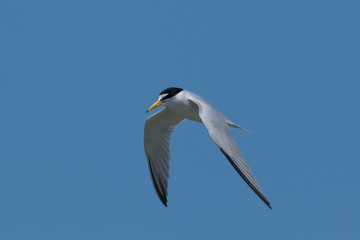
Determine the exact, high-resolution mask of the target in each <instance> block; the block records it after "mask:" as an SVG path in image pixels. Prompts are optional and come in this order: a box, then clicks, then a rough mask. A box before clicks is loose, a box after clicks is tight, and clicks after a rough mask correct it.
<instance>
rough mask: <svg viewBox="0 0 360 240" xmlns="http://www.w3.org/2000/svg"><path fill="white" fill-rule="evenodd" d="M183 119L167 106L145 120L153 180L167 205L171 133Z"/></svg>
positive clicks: (157, 191)
mask: <svg viewBox="0 0 360 240" xmlns="http://www.w3.org/2000/svg"><path fill="white" fill-rule="evenodd" d="M183 120H184V118H182V117H180V116H178V115H176V114H174V113H173V112H171V111H170V110H168V109H166V108H165V109H163V110H161V111H159V112H157V113H155V114H154V115H152V116H150V117H149V118H148V119H147V120H146V122H145V130H144V148H145V154H146V157H147V160H148V165H149V170H150V175H151V180H152V182H153V184H154V188H155V190H156V193H157V195H158V196H159V198H160V200H161V202H162V203H163V204H164V205H165V206H167V205H166V202H167V198H166V196H167V187H168V178H169V169H170V138H171V133H172V132H173V130H174V129H175V127H176V126H177V125H178V124H179V123H180V122H181V121H183Z"/></svg>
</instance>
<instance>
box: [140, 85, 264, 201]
mask: <svg viewBox="0 0 360 240" xmlns="http://www.w3.org/2000/svg"><path fill="white" fill-rule="evenodd" d="M161 105H164V106H165V108H164V109H162V110H160V111H159V112H157V113H155V114H154V115H152V116H150V117H149V118H148V119H147V120H146V122H145V129H144V148H145V154H146V157H147V161H148V165H149V170H150V175H151V180H152V183H153V185H154V188H155V191H156V193H157V195H158V197H159V198H160V200H161V202H162V203H163V204H164V205H165V206H167V194H168V192H167V188H168V179H169V169H170V138H171V134H172V132H173V130H174V129H175V127H176V126H177V125H178V124H179V123H181V122H182V121H183V120H185V119H189V120H192V121H195V122H200V123H203V124H204V125H205V127H206V129H207V130H208V132H209V135H210V137H211V139H212V140H213V141H214V143H215V144H216V146H217V147H218V148H219V149H220V151H221V152H222V153H223V154H224V155H225V157H226V158H227V160H229V162H230V163H231V165H232V166H233V167H234V168H235V170H236V171H237V172H238V173H239V175H240V176H241V177H242V179H243V180H244V181H245V182H246V183H247V184H248V185H249V187H250V188H251V189H252V190H253V191H254V192H255V193H256V195H257V196H258V197H259V198H260V199H261V200H262V201H263V202H264V203H265V204H266V205H267V206H268V207H269V208H271V206H270V203H269V201H268V200H267V199H266V197H265V195H264V193H263V192H262V191H261V189H260V186H259V184H258V183H257V182H256V180H255V177H254V175H253V174H252V173H251V171H250V168H249V166H248V164H247V162H246V161H245V159H244V157H243V156H242V154H241V152H240V150H239V148H238V147H237V145H236V143H235V141H234V139H233V138H232V136H231V134H230V131H229V126H230V127H235V128H238V129H241V130H245V131H247V130H246V129H244V128H241V127H239V126H237V125H236V124H234V123H232V122H231V121H230V120H229V119H228V118H226V117H225V116H224V115H223V114H222V113H221V112H219V111H218V110H217V109H216V108H215V107H213V106H212V105H211V104H210V103H209V102H208V101H206V100H205V99H204V98H202V97H200V96H198V95H196V94H194V93H192V92H189V91H187V90H184V89H181V88H176V87H170V88H167V89H165V90H164V91H162V92H161V93H160V94H159V98H158V100H157V101H156V102H155V103H154V104H153V105H152V106H151V107H150V108H149V109H148V110H147V111H146V112H149V111H151V110H153V109H154V108H156V107H158V106H161Z"/></svg>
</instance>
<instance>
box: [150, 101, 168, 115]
mask: <svg viewBox="0 0 360 240" xmlns="http://www.w3.org/2000/svg"><path fill="white" fill-rule="evenodd" d="M163 104H164V102H162V101H156V102H155V103H154V104H153V105H151V107H150V108H149V109H148V110H147V111H146V112H149V111H151V110H153V109H154V108H157V107H158V106H161V105H163Z"/></svg>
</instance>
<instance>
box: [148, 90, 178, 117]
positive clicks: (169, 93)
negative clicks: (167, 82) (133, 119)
mask: <svg viewBox="0 0 360 240" xmlns="http://www.w3.org/2000/svg"><path fill="white" fill-rule="evenodd" d="M181 91H183V89H182V88H177V87H171V88H167V89H165V90H164V91H162V92H161V93H159V98H158V100H157V101H156V102H155V103H154V104H153V105H151V107H150V108H149V109H148V110H147V111H146V112H149V111H151V110H153V109H154V108H157V107H158V106H161V105H164V104H165V105H166V102H168V101H171V100H172V99H173V97H174V96H176V95H177V94H178V93H179V92H181Z"/></svg>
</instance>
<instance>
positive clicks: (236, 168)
mask: <svg viewBox="0 0 360 240" xmlns="http://www.w3.org/2000/svg"><path fill="white" fill-rule="evenodd" d="M220 151H221V152H222V153H223V154H224V155H225V157H226V158H227V160H229V162H230V164H231V165H232V166H233V167H234V168H235V170H236V171H237V172H238V173H239V175H240V176H241V178H242V179H243V180H244V181H245V182H246V183H247V185H248V186H249V187H250V188H251V189H252V190H253V191H254V192H255V194H256V195H258V197H259V198H260V199H261V200H262V201H263V202H264V203H265V204H266V206H268V207H269V208H270V209H272V207H271V206H270V202H269V201H268V200H267V199H266V197H265V196H264V195H263V194H262V193H261V192H260V191H259V190H258V189H256V187H255V186H254V185H253V184H251V182H250V181H249V180H248V179H247V178H246V177H245V175H244V173H242V172H241V170H240V169H239V168H238V167H237V166H236V165H235V163H234V161H233V160H232V159H231V157H230V156H229V155H228V154H227V153H226V152H225V151H224V149H222V148H220Z"/></svg>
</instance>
